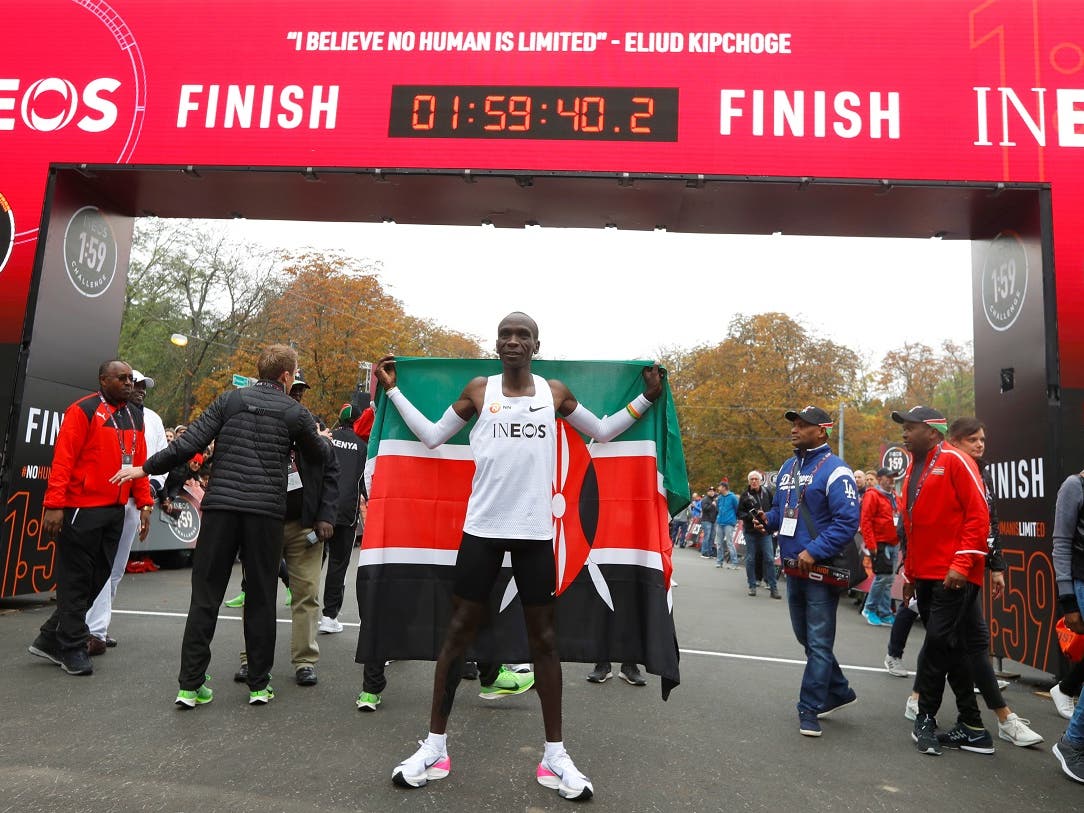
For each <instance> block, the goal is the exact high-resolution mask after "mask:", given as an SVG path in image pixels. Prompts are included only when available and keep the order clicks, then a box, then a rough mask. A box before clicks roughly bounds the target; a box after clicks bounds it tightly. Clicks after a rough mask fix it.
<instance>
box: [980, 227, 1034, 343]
mask: <svg viewBox="0 0 1084 813" xmlns="http://www.w3.org/2000/svg"><path fill="white" fill-rule="evenodd" d="M980 288H981V292H982V312H983V313H984V314H985V315H986V321H987V322H988V323H989V325H990V327H992V328H993V329H994V330H996V331H998V332H1001V331H1005V330H1008V329H1009V328H1010V327H1012V326H1013V323H1014V322H1016V319H1017V317H1018V316H1019V315H1020V311H1021V310H1022V309H1023V307H1024V298H1025V297H1026V296H1027V292H1028V255H1027V251H1026V250H1025V249H1024V243H1023V241H1022V240H1021V239H1020V235H1018V234H1017V233H1016V232H1014V231H1007V230H1006V231H1003V232H1001V233H1000V234H999V235H998V236H997V237H995V238H994V239H993V240H992V241H991V242H990V247H989V249H988V250H987V252H986V259H985V260H984V261H983V264H982V281H981V283H980Z"/></svg>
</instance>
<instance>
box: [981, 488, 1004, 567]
mask: <svg viewBox="0 0 1084 813" xmlns="http://www.w3.org/2000/svg"><path fill="white" fill-rule="evenodd" d="M982 484H983V486H984V487H985V488H986V505H987V507H988V508H989V509H990V533H989V534H987V536H986V546H987V548H989V551H990V552H989V553H987V554H986V569H987V570H990V571H993V572H998V573H1001V572H1004V571H1005V557H1004V556H1002V555H1001V526H1000V525H999V524H998V519H997V497H996V496H994V483H993V480H992V479H991V478H990V469H989V468H988V467H987V468H985V469H983V472H982Z"/></svg>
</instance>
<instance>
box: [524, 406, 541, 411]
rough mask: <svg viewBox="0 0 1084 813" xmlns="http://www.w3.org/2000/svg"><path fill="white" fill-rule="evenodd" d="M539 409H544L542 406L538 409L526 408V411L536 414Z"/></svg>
mask: <svg viewBox="0 0 1084 813" xmlns="http://www.w3.org/2000/svg"><path fill="white" fill-rule="evenodd" d="M540 409H545V407H544V406H540V407H527V411H528V412H538V410H540Z"/></svg>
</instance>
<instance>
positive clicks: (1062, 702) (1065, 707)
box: [1050, 683, 1076, 720]
mask: <svg viewBox="0 0 1084 813" xmlns="http://www.w3.org/2000/svg"><path fill="white" fill-rule="evenodd" d="M1050 699H1051V700H1053V701H1054V708H1056V709H1057V710H1058V714H1060V715H1061V716H1062V717H1064V718H1065V719H1066V720H1070V719H1072V717H1073V712H1074V711H1076V698H1075V697H1070V696H1069V695H1067V694H1066V693H1065V692H1063V691H1062V690H1061V687H1060V686H1059V685H1058V684H1057V683H1055V684H1054V685H1053V686H1051V687H1050Z"/></svg>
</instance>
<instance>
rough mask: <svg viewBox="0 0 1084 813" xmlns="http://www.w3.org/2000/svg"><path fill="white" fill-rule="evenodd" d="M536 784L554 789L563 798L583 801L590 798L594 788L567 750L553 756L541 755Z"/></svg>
mask: <svg viewBox="0 0 1084 813" xmlns="http://www.w3.org/2000/svg"><path fill="white" fill-rule="evenodd" d="M536 778H537V779H538V784H540V785H541V786H542V787H544V788H549V789H550V790H556V791H557V792H558V793H559V794H560V795H561V798H563V799H573V800H576V801H581V800H583V801H585V800H587V799H590V798H591V797H592V796H593V795H594V793H595V788H594V786H593V785H592V784H591V780H590V779H588V778H587V777H586V776H584V775H583V774H582V773H580V772H579V770H578V769H577V768H576V766H575V765H574V764H573V763H572V757H570V756H569V755H568V751H562V752H561V753H559V754H558V755H557V756H555V757H550V758H549V759H547V758H546V757H545V756H543V757H542V761H541V762H539V763H538V772H537V774H536Z"/></svg>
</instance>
